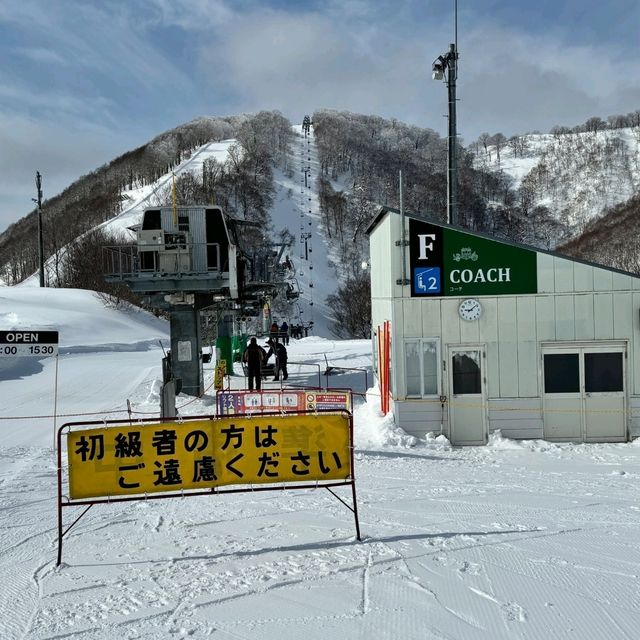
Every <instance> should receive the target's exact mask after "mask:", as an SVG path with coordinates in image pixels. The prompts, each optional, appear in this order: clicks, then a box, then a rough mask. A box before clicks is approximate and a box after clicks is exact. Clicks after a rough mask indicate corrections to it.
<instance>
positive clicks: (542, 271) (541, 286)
mask: <svg viewBox="0 0 640 640" xmlns="http://www.w3.org/2000/svg"><path fill="white" fill-rule="evenodd" d="M537 262H538V293H555V280H554V275H553V274H554V269H553V256H550V255H548V254H546V253H539V254H538V256H537Z"/></svg>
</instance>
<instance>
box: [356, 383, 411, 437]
mask: <svg viewBox="0 0 640 640" xmlns="http://www.w3.org/2000/svg"><path fill="white" fill-rule="evenodd" d="M353 422H354V434H353V437H354V440H355V446H356V449H365V448H368V447H385V446H396V447H405V448H410V447H413V446H415V445H416V444H417V443H418V439H417V438H415V437H414V436H410V435H408V434H407V433H406V432H405V431H404V430H403V429H401V428H400V427H397V426H396V424H395V422H394V421H393V414H392V413H388V414H387V415H386V416H383V415H382V413H381V412H380V389H379V388H378V387H377V386H375V387H372V388H370V389H367V394H366V400H365V402H364V403H363V404H361V405H360V406H358V407H356V408H355V410H354V415H353Z"/></svg>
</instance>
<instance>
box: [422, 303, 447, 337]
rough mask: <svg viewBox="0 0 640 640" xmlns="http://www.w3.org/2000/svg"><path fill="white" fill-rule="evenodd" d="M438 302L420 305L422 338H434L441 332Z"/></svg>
mask: <svg viewBox="0 0 640 640" xmlns="http://www.w3.org/2000/svg"><path fill="white" fill-rule="evenodd" d="M440 306H441V304H440V300H429V301H424V302H422V304H421V311H422V312H421V314H420V315H421V318H422V337H423V338H436V337H438V336H440V334H441V331H442V322H441V316H440Z"/></svg>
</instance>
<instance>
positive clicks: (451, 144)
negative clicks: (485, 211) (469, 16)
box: [431, 0, 458, 224]
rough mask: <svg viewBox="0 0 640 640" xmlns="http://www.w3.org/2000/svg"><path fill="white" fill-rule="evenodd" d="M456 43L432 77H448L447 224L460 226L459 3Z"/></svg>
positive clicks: (436, 62) (435, 63)
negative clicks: (457, 98) (457, 100)
mask: <svg viewBox="0 0 640 640" xmlns="http://www.w3.org/2000/svg"><path fill="white" fill-rule="evenodd" d="M455 40H456V42H455V43H452V44H450V45H449V51H447V52H446V53H444V54H442V55H441V56H438V57H437V58H436V59H435V60H434V61H433V65H432V67H431V71H432V73H431V77H432V78H433V79H434V80H442V79H443V78H444V77H445V75H446V83H447V93H448V98H449V123H448V124H449V126H448V132H447V147H448V153H447V158H448V161H447V165H448V170H447V222H448V223H450V224H458V158H457V144H456V143H457V136H458V134H457V122H456V79H457V77H458V44H457V43H458V2H457V0H456V2H455Z"/></svg>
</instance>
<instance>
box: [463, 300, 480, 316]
mask: <svg viewBox="0 0 640 640" xmlns="http://www.w3.org/2000/svg"><path fill="white" fill-rule="evenodd" d="M458 313H459V314H460V317H461V318H462V319H463V320H477V319H478V318H479V317H480V316H481V315H482V307H481V306H480V303H479V302H478V301H477V300H474V299H473V298H468V299H467V300H463V301H462V302H461V303H460V306H459V307H458Z"/></svg>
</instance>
